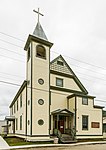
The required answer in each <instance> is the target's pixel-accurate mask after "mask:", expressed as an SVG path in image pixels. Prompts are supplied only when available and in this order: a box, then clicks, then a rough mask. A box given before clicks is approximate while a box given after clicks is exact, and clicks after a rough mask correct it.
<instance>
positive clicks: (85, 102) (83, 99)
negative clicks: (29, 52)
mask: <svg viewBox="0 0 106 150" xmlns="http://www.w3.org/2000/svg"><path fill="white" fill-rule="evenodd" d="M82 104H83V105H88V98H87V97H82Z"/></svg>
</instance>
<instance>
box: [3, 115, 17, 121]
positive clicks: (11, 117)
mask: <svg viewBox="0 0 106 150" xmlns="http://www.w3.org/2000/svg"><path fill="white" fill-rule="evenodd" d="M5 120H7V121H14V120H15V116H6V117H5Z"/></svg>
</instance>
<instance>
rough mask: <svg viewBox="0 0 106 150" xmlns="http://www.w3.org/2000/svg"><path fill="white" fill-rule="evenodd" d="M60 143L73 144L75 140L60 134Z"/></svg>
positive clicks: (67, 135)
mask: <svg viewBox="0 0 106 150" xmlns="http://www.w3.org/2000/svg"><path fill="white" fill-rule="evenodd" d="M60 142H62V143H75V142H76V140H74V139H73V138H72V136H71V135H69V134H62V135H61V138H60Z"/></svg>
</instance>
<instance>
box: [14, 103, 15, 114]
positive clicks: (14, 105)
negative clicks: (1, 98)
mask: <svg viewBox="0 0 106 150" xmlns="http://www.w3.org/2000/svg"><path fill="white" fill-rule="evenodd" d="M14 114H15V103H14Z"/></svg>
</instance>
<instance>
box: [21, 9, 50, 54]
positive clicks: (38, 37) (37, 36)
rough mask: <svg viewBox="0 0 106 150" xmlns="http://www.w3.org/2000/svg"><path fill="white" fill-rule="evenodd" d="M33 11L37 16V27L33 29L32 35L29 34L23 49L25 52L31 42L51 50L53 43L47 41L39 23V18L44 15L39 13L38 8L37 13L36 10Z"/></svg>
mask: <svg viewBox="0 0 106 150" xmlns="http://www.w3.org/2000/svg"><path fill="white" fill-rule="evenodd" d="M33 11H34V12H35V13H37V14H38V22H37V25H36V27H35V29H34V32H33V34H32V35H31V34H29V36H28V39H27V41H26V44H25V47H24V50H26V51H27V49H28V47H29V44H30V43H31V41H32V40H33V41H35V42H39V43H42V44H45V45H47V46H49V47H50V48H51V47H52V45H53V43H51V42H49V41H48V39H47V36H46V34H45V32H44V30H43V28H42V26H41V24H40V22H39V17H40V16H44V15H43V14H41V13H40V12H39V8H38V11H36V10H33Z"/></svg>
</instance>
